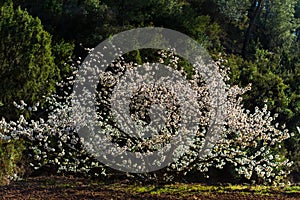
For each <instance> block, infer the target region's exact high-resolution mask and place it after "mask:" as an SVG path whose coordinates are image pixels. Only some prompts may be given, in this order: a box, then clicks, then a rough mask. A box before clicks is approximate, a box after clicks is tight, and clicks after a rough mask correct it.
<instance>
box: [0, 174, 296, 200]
mask: <svg viewBox="0 0 300 200" xmlns="http://www.w3.org/2000/svg"><path fill="white" fill-rule="evenodd" d="M129 186H131V187H129ZM132 186H133V185H132V183H129V182H126V181H118V182H115V183H104V182H102V183H100V182H96V181H91V180H89V179H84V178H74V177H61V176H51V177H47V176H43V177H34V178H28V179H26V180H22V181H16V182H12V183H11V184H9V185H6V186H1V187H0V199H13V200H19V199H20V200H27V199H30V200H31V199H43V200H48V199H49V200H50V199H55V200H56V199H72V200H73V199H99V200H115V199H117V200H123V199H124V200H127V199H128V200H130V199H143V200H148V199H149V200H150V199H151V200H152V199H153V200H156V199H157V200H159V199H168V200H174V199H188V200H192V199H193V200H197V199H205V200H206V199H208V200H212V199H217V200H235V199H245V200H248V199H249V200H252V199H253V200H262V199H274V200H275V199H289V200H292V199H293V200H295V199H300V195H297V194H290V195H288V194H283V193H278V194H276V193H274V194H269V195H261V194H254V193H241V192H222V193H219V192H204V193H200V192H198V193H197V192H196V193H183V194H178V193H177V194H167V193H162V194H150V193H147V192H144V193H143V192H135V191H133V190H132ZM130 188H131V189H130Z"/></svg>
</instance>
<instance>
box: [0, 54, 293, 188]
mask: <svg viewBox="0 0 300 200" xmlns="http://www.w3.org/2000/svg"><path fill="white" fill-rule="evenodd" d="M158 54H159V55H160V57H159V59H158V62H159V63H161V64H164V65H166V66H168V67H169V68H171V69H173V70H174V74H177V75H178V76H182V77H185V78H186V81H185V82H183V84H182V82H180V81H178V82H175V83H176V84H173V85H172V87H171V88H170V87H167V86H168V85H170V84H171V83H170V82H168V80H167V79H163V81H162V82H159V81H158V82H156V83H155V84H148V85H145V84H143V83H142V80H143V78H144V77H143V76H145V74H143V73H141V74H139V73H137V71H134V70H135V69H137V68H138V67H139V66H138V65H137V64H136V63H133V62H126V61H125V60H124V59H123V58H122V57H120V59H118V60H117V61H115V62H114V63H113V64H110V67H109V68H108V69H107V70H106V71H105V72H101V73H94V74H93V73H92V74H93V76H95V77H94V79H96V80H98V81H99V84H98V85H97V93H96V94H95V95H94V94H88V92H87V93H86V94H85V95H82V96H80V98H81V101H83V102H85V100H86V101H90V99H88V98H87V96H88V95H94V98H93V100H94V105H95V110H96V111H97V112H96V116H95V119H97V120H96V121H95V122H94V123H95V124H96V125H97V126H99V127H101V129H100V131H99V133H97V134H99V135H100V136H99V138H100V139H99V141H94V140H93V141H92V142H91V143H89V142H88V138H82V137H80V136H79V135H78V125H82V123H83V121H85V122H86V120H84V119H85V116H81V115H77V113H74V107H75V106H76V102H74V101H73V100H74V94H70V93H69V92H65V93H63V95H61V94H60V95H58V94H54V95H52V96H50V97H47V104H46V105H48V110H47V116H46V117H45V118H40V119H37V120H26V119H25V118H24V117H23V116H22V115H21V116H20V117H19V120H17V121H10V122H8V121H6V120H5V119H4V118H3V119H2V120H1V121H0V139H2V140H6V141H9V140H13V139H21V138H22V139H25V140H27V141H28V142H29V143H30V144H31V145H30V146H28V152H29V156H31V158H32V162H31V163H30V165H31V166H32V167H33V168H34V169H38V168H40V167H42V166H44V165H49V164H51V165H53V166H57V171H58V172H63V171H72V172H83V173H89V171H90V170H91V169H93V168H100V169H101V173H102V174H105V169H106V168H105V166H104V164H103V163H102V162H100V161H98V160H97V159H95V157H97V156H99V155H98V154H103V152H101V151H100V150H103V149H106V150H109V149H107V148H106V147H105V148H102V147H101V145H104V144H105V143H104V142H103V141H104V140H106V141H109V142H111V143H113V144H116V145H117V146H118V147H119V150H120V151H116V152H115V154H120V152H124V151H128V152H135V153H137V152H138V153H147V154H153V152H156V151H157V150H161V159H159V160H155V161H153V163H152V164H153V165H157V166H159V165H162V163H163V162H164V161H165V160H166V159H167V156H168V155H169V154H170V152H171V154H172V156H173V158H174V159H173V160H172V162H169V163H168V164H167V166H166V169H167V171H169V172H170V173H166V174H165V176H166V179H168V178H170V177H172V176H173V175H174V171H179V172H184V173H187V172H189V171H194V170H198V171H199V173H204V174H205V173H207V172H208V171H209V169H210V168H211V167H215V168H219V169H222V168H223V167H224V166H225V165H226V164H228V163H230V164H232V165H233V166H235V170H236V172H237V173H238V174H240V175H242V176H244V177H245V178H247V179H255V177H259V178H261V179H262V180H265V181H266V182H270V183H277V182H281V181H283V180H284V178H285V177H286V176H287V175H288V173H289V167H290V165H291V164H292V163H291V162H290V161H289V160H288V159H286V158H284V156H283V155H281V154H280V150H278V149H280V148H281V146H280V144H281V142H282V141H283V140H285V139H287V138H289V137H290V133H289V132H288V130H287V129H285V128H284V127H281V126H279V124H277V123H275V122H276V117H277V115H274V116H272V115H271V113H270V111H268V110H267V107H266V106H265V107H263V108H262V109H259V108H256V109H255V111H254V112H250V111H249V110H247V109H245V108H244V107H243V105H242V98H241V95H242V94H244V93H245V92H246V91H247V90H249V89H250V86H249V87H246V88H240V87H238V86H230V85H227V84H226V85H225V87H224V91H225V92H226V99H222V104H224V107H219V108H220V109H225V108H226V109H225V110H222V117H223V118H222V124H220V127H219V129H218V135H217V136H208V133H209V128H210V122H211V119H212V117H215V116H213V112H212V111H211V110H213V109H212V108H213V105H212V104H211V102H214V101H213V100H214V99H212V98H214V96H213V95H212V94H210V87H211V86H212V85H214V84H215V83H210V84H206V83H205V81H203V79H202V78H201V73H199V72H197V70H193V71H192V72H189V73H190V74H192V75H191V76H190V78H188V77H189V75H188V72H187V70H186V69H185V68H184V67H183V66H181V64H180V63H181V62H180V59H181V58H179V57H178V56H176V51H175V50H169V51H159V52H158ZM97 55H98V56H99V55H101V54H97ZM120 55H121V53H120ZM79 63H80V62H79ZM85 67H86V68H87V69H86V70H87V71H86V72H87V73H89V70H90V71H93V70H94V68H93V67H94V66H89V63H87V64H86V66H85ZM89 67H90V68H93V70H92V69H90V68H89ZM144 67H145V68H146V69H148V70H149V71H151V69H152V68H151V67H154V68H157V67H159V65H154V66H152V65H151V64H150V63H145V64H144ZM147 67H148V68H147ZM213 67H214V68H215V69H216V70H218V73H219V74H220V75H221V77H220V78H222V79H223V80H224V82H226V81H227V80H228V70H227V69H225V67H224V66H222V61H221V60H220V61H217V62H215V63H213ZM146 71H147V70H146ZM77 72H78V71H77V70H75V71H74V74H73V76H72V77H70V78H68V79H66V80H65V81H64V82H61V83H58V84H57V85H58V87H60V88H62V89H65V88H72V87H73V85H74V83H76V81H77V84H78V82H79V83H80V82H81V81H82V82H84V81H86V80H84V79H80V78H79V79H75V78H74V77H75V76H76V74H77ZM126 72H128V73H129V74H130V73H133V72H134V73H135V76H134V77H135V79H134V80H135V81H140V82H141V84H140V85H138V87H136V85H132V86H131V85H126V84H129V83H130V81H123V82H122V76H124V74H125V73H126ZM152 72H153V71H151V73H152ZM155 75H156V74H155V72H154V74H153V76H150V78H151V77H152V78H153V77H154V76H155ZM132 76H133V75H132ZM132 76H131V77H132ZM174 76H175V75H174ZM164 82H165V83H167V84H164ZM120 83H122V84H123V85H125V86H126V87H125V86H124V87H125V88H127V87H128V88H129V89H130V90H132V91H133V93H132V97H131V99H130V102H129V104H122V103H121V104H117V105H114V104H113V103H112V102H115V101H117V100H118V98H120V96H122V95H126V92H125V93H124V94H122V93H121V92H122V91H121V90H117V89H116V88H117V85H118V84H120ZM82 85H83V86H84V84H82ZM185 87H190V88H192V90H193V91H194V92H185V91H188V90H185V89H184V90H180V91H182V93H184V95H187V97H186V99H185V101H186V103H187V104H188V105H190V107H188V106H183V105H182V103H181V102H180V101H179V100H178V99H180V95H179V94H178V90H177V88H181V89H182V88H185ZM83 90H85V88H83ZM114 91H120V93H114ZM75 95H76V94H75ZM85 98H86V99H85ZM121 102H122V101H121ZM153 105H157V106H158V109H157V110H158V111H157V112H155V114H156V116H151V112H150V110H151V106H153ZM15 106H16V107H17V108H18V109H28V111H30V112H36V111H37V110H38V108H39V107H40V105H38V104H35V105H33V106H28V105H27V104H26V103H25V102H23V101H21V102H19V103H15ZM126 106H127V107H128V108H127V109H128V110H129V112H128V113H129V117H128V116H127V115H123V114H124V113H122V112H115V113H114V112H113V107H115V108H116V107H117V108H120V107H126ZM187 113H192V114H193V116H197V118H196V120H195V123H196V124H197V130H193V131H194V132H193V135H192V137H190V134H191V133H190V132H189V131H187V130H185V129H182V128H181V126H182V124H185V123H187V122H184V120H187V119H185V118H184V115H185V114H187ZM125 114H126V113H125ZM124 116H125V117H124ZM86 117H90V116H86ZM122 117H123V118H124V119H123V118H122ZM126 118H130V119H131V121H134V122H135V123H136V124H137V125H136V129H134V131H132V130H131V129H130V128H127V129H126V128H124V127H125V126H124V127H123V128H120V123H119V124H118V121H120V120H121V122H122V121H126V120H128V119H126ZM155 119H158V121H159V122H161V121H163V122H164V124H163V125H162V126H161V125H160V124H159V123H158V124H156V125H157V126H153V127H150V128H149V130H148V132H151V133H154V134H152V135H149V134H145V133H142V131H145V129H144V127H147V125H149V124H151V123H152V125H153V124H155ZM153 120H154V122H153ZM86 125H87V126H88V125H91V124H86ZM137 130H138V131H137ZM187 137H188V140H187V141H180V139H182V140H184V139H185V138H187ZM174 138H175V139H176V144H178V146H177V147H176V149H175V150H173V151H170V148H168V147H171V146H170V144H171V143H172V142H170V141H172V140H174ZM180 142H183V145H179V144H180ZM208 142H211V145H210V146H209V147H207V146H206V145H207V143H208ZM187 143H188V145H186V144H187ZM87 144H91V146H88V145H87ZM173 144H174V143H173ZM99 146H100V147H99ZM204 147H205V148H207V149H206V150H207V152H206V153H205V154H201V156H199V153H200V152H201V151H203V148H204ZM91 149H92V150H91ZM99 151H100V152H99ZM91 152H93V154H91ZM166 152H167V154H165V153H166ZM174 155H176V156H174ZM103 158H104V159H105V158H106V159H112V158H111V157H106V156H103ZM109 162H112V161H109ZM132 162H134V160H130V159H127V158H124V160H122V163H123V164H124V166H127V165H131V164H132ZM141 167H143V166H141ZM96 175H97V174H96ZM146 175H147V174H146Z"/></svg>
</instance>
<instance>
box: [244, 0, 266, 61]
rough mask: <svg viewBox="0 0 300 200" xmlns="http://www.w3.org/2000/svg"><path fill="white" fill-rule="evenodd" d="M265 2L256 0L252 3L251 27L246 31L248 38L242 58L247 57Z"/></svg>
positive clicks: (250, 13) (245, 41) (246, 37)
mask: <svg viewBox="0 0 300 200" xmlns="http://www.w3.org/2000/svg"><path fill="white" fill-rule="evenodd" d="M264 2H265V0H255V1H253V2H252V5H251V8H250V12H249V15H248V17H249V19H250V21H249V26H248V28H247V31H246V36H245V39H244V43H243V49H242V56H243V57H244V58H246V56H247V48H248V45H249V42H250V38H251V34H252V30H253V27H254V24H255V21H256V19H257V18H258V16H259V14H260V11H261V8H262V7H263V5H264Z"/></svg>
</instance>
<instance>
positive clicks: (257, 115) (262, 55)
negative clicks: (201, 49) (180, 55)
mask: <svg viewBox="0 0 300 200" xmlns="http://www.w3.org/2000/svg"><path fill="white" fill-rule="evenodd" d="M11 2H13V4H12V3H11ZM0 5H1V13H0V36H1V37H0V48H1V49H0V61H1V65H0V69H1V73H0V114H1V116H3V117H5V118H8V119H17V118H18V115H17V114H19V113H20V112H21V113H22V114H24V115H25V118H26V117H29V116H38V115H40V114H32V109H33V108H35V106H34V105H35V104H36V103H37V102H38V101H40V102H43V101H44V98H42V96H44V95H48V94H50V93H51V91H54V90H55V82H56V81H58V80H60V78H63V80H64V82H68V81H67V80H68V79H67V77H68V76H69V75H70V73H71V70H72V69H73V68H72V65H73V66H77V63H76V62H73V64H72V61H70V58H71V57H72V55H73V54H75V55H76V56H77V57H85V56H86V55H87V52H86V51H85V50H84V47H89V48H92V47H94V46H95V45H97V44H98V43H99V42H101V41H102V40H103V39H105V38H107V37H109V36H111V35H113V34H115V33H117V32H119V31H121V30H127V29H130V28H135V27H144V26H159V27H165V28H171V29H174V30H177V31H180V32H183V33H186V34H187V35H189V36H190V37H192V38H194V39H195V40H197V41H198V42H199V43H201V44H202V45H203V46H205V47H206V48H207V49H208V51H209V52H210V53H211V55H212V57H213V58H214V59H215V60H216V61H218V63H219V66H225V67H228V68H230V72H229V74H228V76H229V77H230V79H228V80H227V79H226V83H227V84H228V85H230V87H231V88H244V87H247V86H248V84H249V83H251V84H252V86H251V90H249V91H247V92H245V91H244V92H241V93H237V94H236V95H237V96H239V95H242V97H243V101H242V102H240V101H238V102H232V103H233V104H234V105H236V107H234V109H236V110H231V112H232V116H231V117H232V118H237V119H238V117H237V116H239V117H240V119H243V117H245V120H246V122H247V123H246V122H245V123H246V124H251V123H254V124H251V126H250V127H249V130H247V129H245V131H246V130H247V131H248V132H247V134H246V132H239V131H238V130H239V129H240V127H235V126H237V125H236V124H234V123H231V126H232V127H228V129H227V133H226V134H225V133H224V134H225V135H227V136H228V135H230V134H231V133H232V132H235V134H236V135H234V136H232V137H229V138H228V139H229V140H228V141H230V142H228V143H226V142H225V143H226V144H227V147H226V148H225V147H224V149H222V148H223V147H222V148H219V147H218V149H216V154H215V155H220V152H223V153H224V151H225V150H226V152H227V151H228V148H229V149H230V148H234V149H235V150H233V151H229V152H227V153H224V155H229V154H232V152H235V153H233V154H232V155H236V157H235V158H232V160H230V159H229V160H228V159H227V160H226V163H229V164H226V165H225V164H224V162H223V161H222V159H220V158H218V159H220V160H219V161H218V162H219V163H215V162H213V161H211V162H206V163H211V165H210V166H211V168H213V167H216V166H220V163H221V164H222V165H225V166H224V167H225V168H223V171H226V172H228V173H227V174H232V176H234V177H237V175H236V173H235V172H234V171H235V170H234V168H235V167H234V166H235V164H237V165H239V166H240V167H239V168H236V169H239V170H238V174H244V175H246V177H247V178H249V177H250V178H253V179H257V177H260V178H264V180H267V179H268V178H267V176H265V175H266V173H267V172H268V170H267V167H265V168H264V169H258V168H259V167H258V166H263V163H260V162H259V161H255V162H254V163H252V162H250V161H249V162H248V161H247V164H246V163H244V161H245V160H244V159H241V157H243V156H246V155H247V157H248V156H250V157H251V155H252V156H254V157H251V158H252V160H255V159H256V158H257V159H262V157H270V155H269V154H271V155H272V156H273V155H274V157H272V158H273V159H270V163H269V164H270V165H272V164H271V163H272V162H273V163H277V162H279V161H278V159H279V160H280V162H281V163H285V162H284V160H285V158H288V159H291V160H293V161H294V165H293V166H292V173H291V174H292V177H291V178H292V180H294V181H299V180H300V172H299V171H300V170H299V166H300V164H299V163H300V156H299V151H300V149H299V142H300V141H299V140H300V136H299V134H295V136H293V137H291V138H289V139H287V140H285V141H284V142H282V143H281V144H278V143H276V145H273V146H272V145H271V143H272V142H271V141H273V139H274V138H276V137H277V136H278V137H279V135H280V134H283V135H282V136H283V137H284V138H281V139H278V141H277V142H280V141H282V139H286V138H287V137H288V134H287V135H285V134H284V132H282V133H281V132H280V133H279V132H277V128H276V130H275V129H274V126H275V124H277V123H278V124H286V127H287V129H289V130H290V132H296V127H297V126H300V84H299V82H300V65H299V62H300V59H299V58H300V43H299V42H300V23H299V17H300V1H299V0H272V1H271V0H243V1H236V0H227V1H225V0H146V1H138V0H122V1H115V0H113V1H108V0H103V1H99V0H84V1H79V0H70V1H63V0H34V1H27V0H2V1H0ZM32 16H33V17H32ZM50 34H51V35H52V36H51V35H50ZM150 53H151V52H150V51H141V52H139V51H137V52H133V53H132V54H131V55H127V57H128V58H126V59H129V58H131V59H133V61H134V62H137V63H139V64H141V63H142V62H147V61H149V59H152V60H155V56H154V57H153V56H152V57H151V56H150V55H149V54H150ZM156 56H157V55H156ZM147 59H148V60H147ZM181 64H183V63H181ZM183 65H185V64H183ZM235 85H237V86H235ZM68 87H70V85H68V86H65V85H64V86H63V88H59V90H58V95H63V94H64V92H63V91H64V90H66V89H67V93H68V94H69V92H70V88H68ZM56 89H57V88H56ZM64 98H65V97H64ZM21 100H23V101H24V102H26V103H27V104H28V105H31V106H29V107H30V109H29V110H28V109H25V107H26V106H27V105H26V103H24V102H23V101H22V102H20V101H21ZM14 101H16V102H17V104H20V105H17V104H16V105H15V106H17V107H19V108H24V109H23V110H21V111H20V110H15V109H14V106H13V102H14ZM56 101H58V103H59V104H55V105H57V106H58V107H57V109H58V110H57V112H58V113H56V112H55V111H51V112H50V111H48V110H47V109H48V108H49V106H50V105H51V104H53V102H52V103H51V101H50V102H49V100H48V101H46V102H47V103H46V104H43V105H45V107H43V108H39V109H38V111H40V112H41V111H43V112H44V113H43V115H44V116H48V117H49V118H50V119H51V116H53V115H58V116H60V115H59V114H63V113H61V112H63V108H65V107H59V105H60V106H62V105H68V104H67V103H66V102H67V100H57V99H56ZM232 101H233V100H232ZM60 103H62V104H60ZM64 103H66V104H64ZM242 104H243V106H242ZM265 104H266V105H267V108H268V110H269V111H270V112H269V111H267V110H266V109H265ZM257 106H258V107H259V108H261V109H262V111H261V110H259V109H257V108H256V107H257ZM27 107H28V106H27ZM46 110H47V111H46ZM246 110H249V111H247V112H246ZM245 112H246V113H247V114H245ZM248 112H249V113H248ZM276 113H277V114H278V117H277V118H275V119H273V118H272V120H271V121H269V120H268V119H267V118H269V117H271V116H273V115H277V114H276ZM262 119H264V120H266V121H264V120H262ZM35 120H39V119H35ZM47 120H48V119H45V120H44V123H42V122H36V121H35V122H32V123H30V122H28V123H29V124H31V125H30V126H29V124H26V127H27V126H29V127H31V129H30V130H32V129H33V127H40V126H45V129H43V131H42V132H43V134H44V136H41V137H42V138H44V137H48V136H49V134H50V136H51V137H48V139H50V138H52V139H50V141H51V142H50V143H49V144H51V145H53V146H55V145H58V144H59V142H60V140H57V137H60V135H59V134H60V131H62V132H63V133H64V134H65V133H66V132H65V128H67V127H65V126H66V124H69V123H71V122H68V123H66V124H64V125H62V124H61V123H59V124H61V125H62V126H59V127H57V126H58V125H57V124H51V123H53V122H51V123H50V122H49V121H47ZM63 120H68V119H61V121H63ZM247 120H249V121H247ZM233 121H234V122H236V121H235V120H233ZM250 121H251V123H250ZM254 121H257V123H258V122H259V123H260V122H261V123H266V124H265V125H267V126H268V127H269V128H267V130H268V131H264V132H259V133H255V130H252V129H253V128H254V127H256V125H255V122H254ZM49 123H50V124H49ZM8 124H9V122H8V121H7V120H6V121H3V122H2V126H4V127H6V126H9V125H8ZM21 124H22V123H21ZM35 124H38V126H36V125H35ZM265 125H263V124H260V125H259V127H260V128H262V127H264V128H265ZM53 126H54V127H53ZM11 127H15V126H14V125H12V126H11ZM56 128H57V129H58V130H57V129H56ZM25 129H26V131H28V129H27V128H25ZM49 129H51V130H56V131H57V132H51V131H47V130H49ZM236 129H237V130H236ZM0 130H1V133H2V134H4V133H5V134H7V132H3V130H2V128H0ZM7 130H10V129H9V128H8V129H7ZM26 131H25V132H26ZM35 131H36V130H35ZM274 131H275V134H274ZM37 132H38V131H37ZM296 133H297V132H296ZM53 134H54V135H55V137H54V136H53ZM70 134H71V133H70ZM72 134H73V133H72ZM244 134H246V135H244ZM252 134H254V135H252ZM255 134H260V136H257V135H255ZM264 134H265V135H264ZM272 134H273V136H271V135H272ZM37 135H40V134H37ZM52 136H53V137H52ZM269 136H270V137H269ZM74 137H75V136H74ZM239 137H240V138H244V139H243V140H242V141H240V143H239V142H237V141H236V140H235V139H238V138H239ZM257 137H258V138H260V139H257ZM261 137H264V139H266V140H269V141H270V143H269V142H267V141H265V140H264V139H262V138H261ZM273 137H274V138H273ZM55 138H56V139H55ZM255 138H256V139H255ZM253 140H254V141H256V140H257V141H256V142H257V145H258V146H257V147H256V148H252V147H251V148H250V147H249V144H250V143H253ZM274 140H275V141H276V140H277V139H274ZM66 141H68V140H66ZM275 141H274V142H275ZM31 142H32V141H31ZM44 142H46V141H44ZM29 143H30V142H29ZM40 144H41V145H43V144H44V143H39V142H38V143H37V146H36V147H33V148H34V149H31V150H30V151H34V152H35V153H36V152H40V153H41V152H43V151H42V150H38V149H39V148H41V147H42V146H39V145H40ZM264 144H268V145H271V146H272V148H271V150H270V149H269V151H268V153H269V154H267V153H265V152H266V151H267V150H268V149H267V148H265V149H264V150H263V151H260V148H261V147H262V146H264ZM22 145H23V144H22ZM239 145H244V146H247V148H246V149H243V148H242V149H243V150H241V152H246V153H241V152H239V151H236V149H237V148H239V149H240V148H241V147H238V146H239ZM260 145H261V146H260ZM225 146H226V145H225ZM279 146H282V148H279ZM43 148H44V147H43ZM58 148H60V150H59V151H62V149H64V145H63V144H62V146H61V145H59V147H58ZM68 148H69V147H67V149H68ZM216 148H217V147H216ZM249 148H250V149H249ZM3 149H4V147H3V148H1V147H0V153H1V156H0V157H1V158H2V157H5V156H4V152H5V151H4V150H3ZM71 149H72V148H71ZM71 149H68V150H67V152H65V153H66V154H67V153H71V152H72V150H71ZM2 150H3V151H2ZM56 151H58V149H57V150H56ZM46 152H48V153H49V152H51V151H50V149H48V150H47V149H46ZM217 152H219V153H217ZM230 152H231V153H230ZM255 152H261V154H260V155H258V154H255ZM263 152H264V153H265V154H264V153H263ZM48 153H46V154H45V155H47V156H48V157H47V156H46V157H45V159H43V161H41V162H40V163H44V164H45V163H49V162H51V163H60V164H61V163H67V162H66V160H65V159H68V160H69V159H70V157H71V156H69V157H67V158H63V160H59V159H60V158H62V157H59V156H58V154H54V155H55V156H58V158H57V159H58V161H56V160H55V156H54V155H52V154H51V156H50V155H48ZM60 153H61V152H60ZM71 154H72V153H71ZM244 154H246V155H244ZM38 155H39V154H38ZM191 155H192V154H191ZM191 155H190V156H191ZM255 155H257V157H255ZM275 155H278V156H277V157H276V158H275ZM18 157H19V156H18ZM75 157H76V156H75ZM81 158H82V155H78V159H77V158H76V159H77V160H76V159H75V160H73V162H75V163H77V164H78V162H80V161H79V160H80V159H81ZM225 158H226V156H225V157H224V159H225ZM248 158H249V157H248ZM185 159H187V160H189V159H190V160H193V159H192V158H190V157H188V156H187V157H186V158H185ZM239 159H240V160H239ZM276 159H277V160H276ZM194 162H195V163H193V165H194V164H195V165H197V164H198V165H199V164H200V163H201V162H200V161H194ZM90 163H92V161H91V162H90ZM250 163H251V164H250ZM94 164H95V163H94V161H93V165H94ZM187 165H188V164H187ZM200 165H201V164H200ZM245 165H247V167H249V168H247V167H245ZM279 165H280V164H279ZM34 166H35V167H36V165H34ZM61 166H64V165H61ZM80 166H82V165H80ZM241 166H244V167H241ZM251 166H252V168H251ZM266 166H269V165H267V164H266ZM39 167H40V166H39ZM65 167H67V168H68V166H65ZM69 167H70V166H69ZM198 167H199V166H198ZM257 167H258V168H257ZM58 168H59V169H60V167H59V166H57V169H58ZM70 168H71V167H70ZM275 168H276V167H275ZM190 169H191V171H192V172H193V169H194V168H193V167H191V168H190ZM200 169H204V168H201V167H200ZM249 169H252V170H250V171H252V172H254V171H255V173H256V175H254V174H255V173H252V174H251V173H250V171H249ZM272 169H273V170H275V169H274V168H272ZM205 170H206V169H205ZM205 170H200V171H205ZM247 170H248V171H247ZM276 170H278V171H280V170H281V168H280V167H278V168H276ZM276 170H275V171H276ZM221 171H222V170H221ZM258 171H259V172H260V173H261V175H259V173H258ZM212 172H215V171H214V170H213V169H210V172H208V174H211V173H212ZM262 172H264V174H263V175H262ZM269 173H273V171H272V172H269ZM216 174H218V173H216ZM268 175H269V174H268ZM255 176H257V177H255ZM272 180H273V179H272ZM221 181H226V180H221Z"/></svg>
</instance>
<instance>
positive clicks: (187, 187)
mask: <svg viewBox="0 0 300 200" xmlns="http://www.w3.org/2000/svg"><path fill="white" fill-rule="evenodd" d="M112 188H114V189H121V190H124V191H130V192H131V193H135V194H137V193H149V194H152V195H161V194H170V195H180V196H185V195H191V194H197V193H202V194H211V193H229V192H237V193H242V194H260V195H264V196H268V195H273V194H300V186H287V187H285V188H280V187H274V186H262V185H253V186H250V185H229V186H210V185H203V184H182V183H177V184H171V185H164V186H154V185H146V186H142V185H128V186H122V187H116V185H114V186H112Z"/></svg>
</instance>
